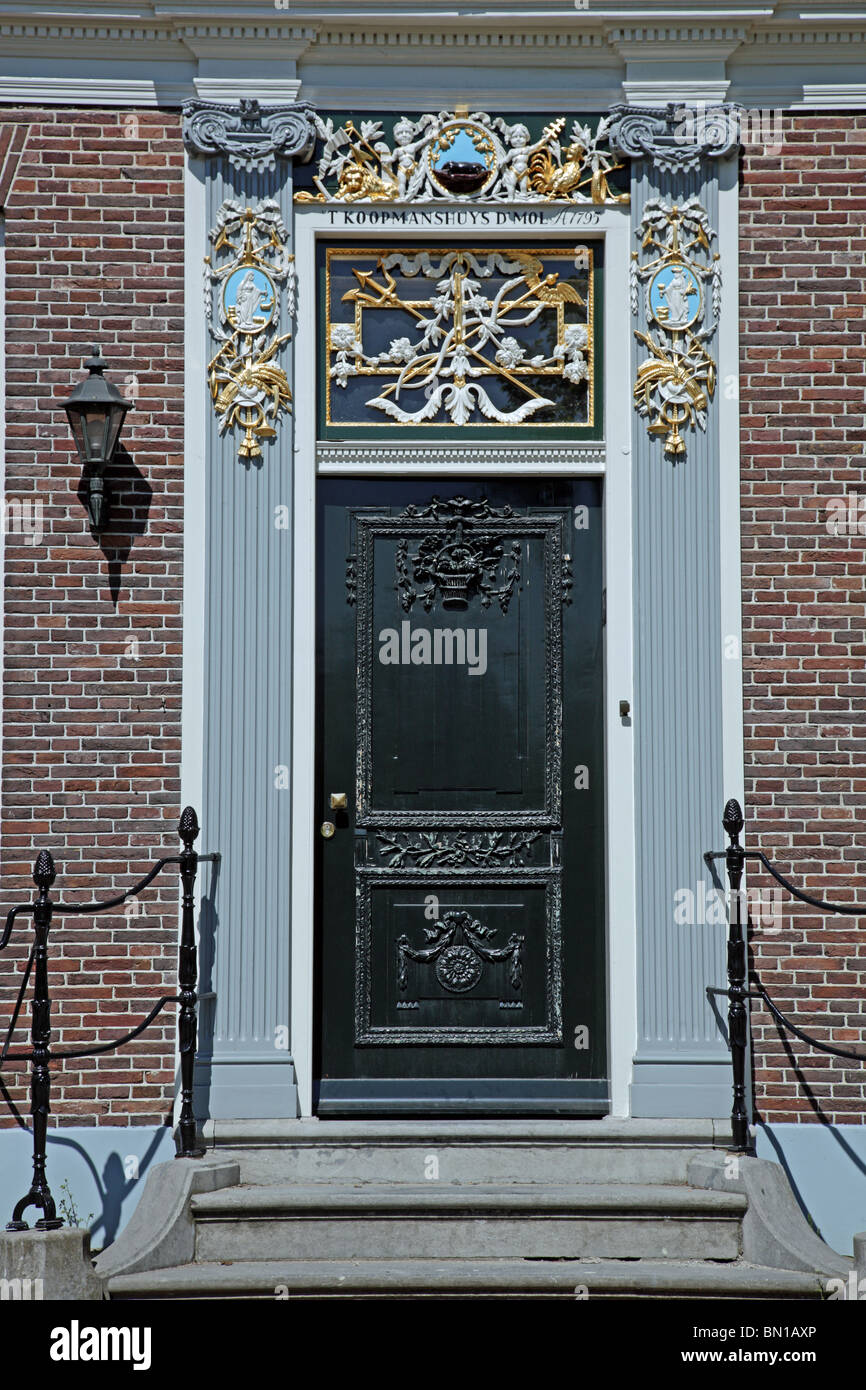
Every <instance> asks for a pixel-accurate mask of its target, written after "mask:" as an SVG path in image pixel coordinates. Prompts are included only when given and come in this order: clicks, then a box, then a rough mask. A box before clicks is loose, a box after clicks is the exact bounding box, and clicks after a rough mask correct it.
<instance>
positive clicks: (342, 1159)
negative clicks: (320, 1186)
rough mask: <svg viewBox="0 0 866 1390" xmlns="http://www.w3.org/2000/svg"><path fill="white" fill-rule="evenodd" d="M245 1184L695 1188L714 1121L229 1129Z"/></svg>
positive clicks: (715, 1138)
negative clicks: (695, 1162) (693, 1174)
mask: <svg viewBox="0 0 866 1390" xmlns="http://www.w3.org/2000/svg"><path fill="white" fill-rule="evenodd" d="M209 1128H210V1130H211V1134H210V1136H209V1137H211V1138H216V1139H217V1140H218V1150H217V1151H218V1153H219V1155H220V1157H222V1158H225V1159H227V1160H233V1161H236V1162H237V1163H238V1164H239V1166H240V1172H241V1182H242V1183H246V1184H251V1183H261V1184H265V1183H288V1182H291V1183H302V1184H309V1183H315V1182H334V1181H336V1182H343V1183H348V1182H356V1181H357V1182H378V1183H386V1182H394V1183H420V1182H423V1181H429V1180H430V1179H429V1174H430V1172H431V1171H433V1172H434V1174H435V1180H436V1181H440V1182H446V1183H452V1182H469V1183H494V1184H495V1183H554V1184H555V1183H560V1184H569V1183H597V1182H604V1183H619V1182H626V1183H685V1182H686V1181H687V1177H688V1165H689V1162H690V1161H691V1159H692V1158H694V1156H695V1155H696V1153H698V1152H699V1151H700V1150H702V1149H704V1148H711V1147H713V1145H719V1144H724V1143H725V1142H726V1139H727V1137H728V1135H727V1134H726V1126H724V1125H722V1124H721V1123H720V1122H718V1121H713V1120H687V1121H670V1120H663V1121H659V1120H645V1121H633V1120H632V1121H626V1122H622V1121H616V1120H610V1119H605V1120H581V1121H579V1122H575V1121H574V1120H546V1121H535V1120H533V1121H520V1120H516V1121H515V1120H482V1121H462V1122H455V1121H426V1122H425V1121H380V1122H376V1121H368V1122H361V1121H342V1122H341V1121H333V1120H329V1121H316V1120H306V1121H304V1120H287V1121H241V1122H231V1121H222V1122H217V1123H215V1124H212V1125H211V1126H209Z"/></svg>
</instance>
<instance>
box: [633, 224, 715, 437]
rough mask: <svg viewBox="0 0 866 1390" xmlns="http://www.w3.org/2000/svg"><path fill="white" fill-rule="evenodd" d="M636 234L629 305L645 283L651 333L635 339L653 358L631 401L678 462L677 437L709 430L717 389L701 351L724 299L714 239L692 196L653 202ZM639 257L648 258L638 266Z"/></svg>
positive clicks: (711, 368) (636, 299) (704, 351)
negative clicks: (637, 247) (638, 240)
mask: <svg viewBox="0 0 866 1390" xmlns="http://www.w3.org/2000/svg"><path fill="white" fill-rule="evenodd" d="M637 235H638V236H640V237H641V250H640V253H639V252H637V251H634V252H632V264H631V307H632V313H634V314H636V313H637V311H638V306H639V298H640V294H639V289H640V286H641V285H643V286H644V307H645V311H646V320H647V329H648V331H647V332H646V333H643V332H641V331H640V330H638V329H636V330H635V337H636V338H637V340H638V342H640V343H642V344H643V345H644V347H645V348H647V349H648V351H649V354H650V356H649V357H648V358H647V360H646V361H644V362H642V363H641V364H640V366H639V367H638V369H637V379H636V381H635V386H634V402H635V405H636V407H637V410H638V412H639V414H640V415H642V416H644V417H645V418H646V419H648V420H649V422H650V423H649V425H648V426H647V431H648V433H649V434H650V435H653V436H658V437H662V436H663V437H664V441H665V444H664V448H665V453H666V454H667V455H668V456H669V457H671V458H672V459H674V460H676V459H678V458H681V457H682V456H683V455H684V454H685V452H686V443H685V439H684V438H683V435H682V431H683V430H684V429H689V428H691V429H693V428H694V427H695V426H698V427H699V428H700V429H702V430H705V429H706V426H707V409H708V405H709V402H710V400H711V399H712V397H713V395H714V393H715V389H716V364H715V361H714V360H713V358H712V357H711V356H710V354H709V352H708V351H707V347H706V344H707V342H708V341H709V339H710V338H712V336H713V334H714V333H715V331H716V327H717V324H718V316H719V307H720V301H721V286H722V273H721V264H720V260H719V256H718V254H714V253H713V251H712V249H711V242H712V241H713V239H714V238H715V235H716V234H715V232H714V231H713V230H712V228H711V227H710V225H709V221H708V218H707V214H706V212H705V211H704V209H703V207H702V206H701V204H700V203H699V202H698V200H697V198H695V197H691V198H688V199H687V200H686V201H685V202H684V203H682V204H681V205H677V204H673V205H670V204H668V203H665V202H663V201H662V199H660V198H651V199H650V200H649V201H648V202H647V203H646V205H645V207H644V212H643V218H642V220H641V225H640V227H639V229H638V232H637ZM642 255H648V256H649V259H648V260H644V261H643V262H642V261H641V256H642ZM708 291H709V305H707V292H708Z"/></svg>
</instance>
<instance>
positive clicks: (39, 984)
mask: <svg viewBox="0 0 866 1390" xmlns="http://www.w3.org/2000/svg"><path fill="white" fill-rule="evenodd" d="M56 877H57V872H56V870H55V868H54V860H53V859H52V858H51V855H50V854H49V853H48V851H47V850H44V849H43V850H40V852H39V854H38V856H37V859H36V863H35V865H34V868H33V881H34V883H35V884H36V887H37V888H38V889H39V897H38V898H37V900H36V903H35V905H34V908H33V929H34V933H35V936H36V942H35V948H34V958H33V964H34V984H33V1024H32V1027H31V1030H30V1040H31V1042H32V1044H33V1051H32V1053H31V1072H30V1113H31V1115H32V1116H33V1182H32V1183H31V1185H30V1191H29V1192H28V1193H27V1196H26V1197H22V1198H21V1201H20V1202H18V1203H17V1204H16V1207H15V1210H14V1211H13V1213H12V1220H11V1221H10V1222H9V1224H8V1225H7V1227H6V1229H7V1231H27V1230H29V1229H30V1228H29V1226H28V1225H27V1222H26V1221H24V1220H23V1216H24V1213H25V1211H26V1210H27V1208H28V1207H39V1208H41V1211H42V1216H41V1217H40V1219H39V1220H38V1221H37V1222H36V1230H37V1231H56V1230H58V1229H59V1227H61V1226H62V1225H63V1221H62V1219H61V1218H60V1217H59V1216H58V1215H57V1211H56V1208H55V1206H54V1198H53V1197H52V1195H51V1189H50V1187H49V1186H48V1179H47V1178H46V1176H45V1144H46V1139H47V1135H48V1115H49V1111H50V1109H51V1105H50V1101H51V1072H50V1070H49V1064H50V1062H51V1053H50V1050H49V1043H50V1041H51V999H50V996H49V994H48V933H49V931H50V930H51V903H50V901H49V898H48V890H49V888H50V887H51V885H52V883H53V882H54V880H55V878H56Z"/></svg>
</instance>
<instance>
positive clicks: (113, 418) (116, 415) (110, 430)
mask: <svg viewBox="0 0 866 1390" xmlns="http://www.w3.org/2000/svg"><path fill="white" fill-rule="evenodd" d="M125 415H126V410H125V409H124V407H123V406H122V405H112V406H110V407H109V413H108V419H107V421H106V425H107V442H106V452H105V457H106V459H110V458H111V456H112V454H113V453H114V450H115V447H116V445H117V439H118V435H119V434H120V429H121V426H122V424H123V420H124V416H125Z"/></svg>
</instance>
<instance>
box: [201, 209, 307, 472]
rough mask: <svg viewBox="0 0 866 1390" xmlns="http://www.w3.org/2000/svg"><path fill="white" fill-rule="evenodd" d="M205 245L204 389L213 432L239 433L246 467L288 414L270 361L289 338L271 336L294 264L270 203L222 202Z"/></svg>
mask: <svg viewBox="0 0 866 1390" xmlns="http://www.w3.org/2000/svg"><path fill="white" fill-rule="evenodd" d="M210 240H211V242H212V244H213V251H212V253H211V255H210V256H206V257H205V314H206V317H207V321H208V326H209V329H210V333H211V336H212V337H213V338H214V339H215V340H216V342H217V343H218V344H219V347H218V350H217V352H216V353H215V354H214V356H213V357H212V358H211V360H210V362H209V363H208V368H207V372H208V386H209V388H210V393H211V399H212V401H213V405H214V410H215V412H216V415H217V418H218V421H219V427H220V430H221V431H227V430H230V429H234V428H236V427H239V428H240V429H241V430H243V437H242V439H241V442H240V445H239V447H238V456H239V457H240V458H241V459H242V460H244V461H249V460H251V459H256V458H260V457H261V453H262V449H261V441H262V440H263V439H272V438H273V437H274V435H275V434H276V429H275V425H276V421H277V418H278V416H279V414H280V411H283V410H285V411H291V401H292V393H291V390H290V389H289V383H288V379H287V377H286V374H285V372H284V371H283V369H282V367H281V366H280V365H279V362H278V361H277V354H278V352H279V349H280V348H281V347H282V345H283V344H284V343H285V342H287V341H288V339H289V338H290V337H291V334H290V333H282V334H281V333H280V332H279V324H280V307H281V298H282V297H283V296H285V297H286V300H287V308H288V313H289V316H290V317H291V316H293V315H294V310H295V268H294V257H293V256H292V255H291V253H290V252H289V250H288V240H289V237H288V232H287V231H286V227H285V225H284V223H283V219H282V216H281V214H280V209H279V206H278V205H277V203H276V202H275V201H274V200H273V199H272V198H265V199H263V200H262V201H261V202H259V203H256V204H255V205H254V206H252V207H245V206H244V205H243V204H242V203H239V202H236V201H235V200H234V199H229V200H227V201H226V202H224V203H223V205H222V207H221V208H220V210H219V212H218V214H217V221H216V226H215V227H214V228H213V230H212V231H211V233H210Z"/></svg>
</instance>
